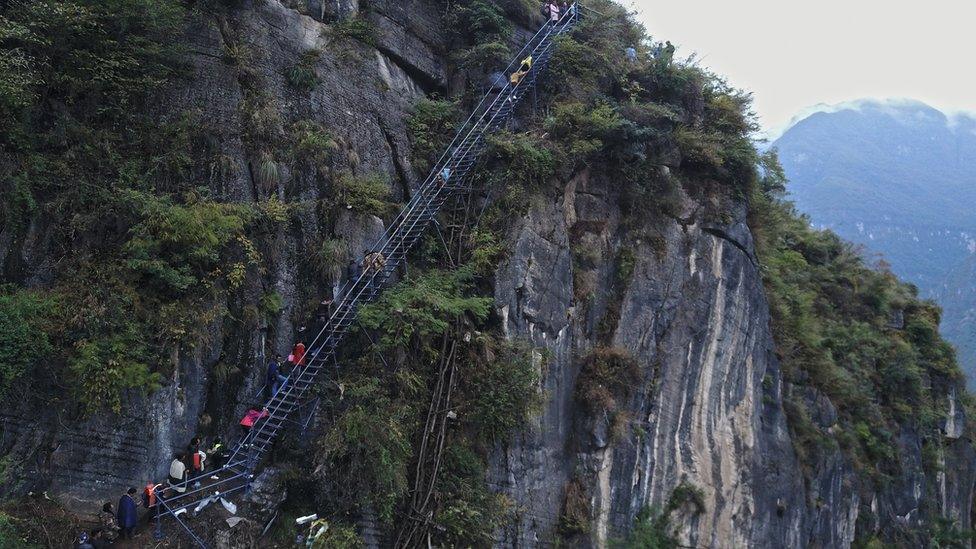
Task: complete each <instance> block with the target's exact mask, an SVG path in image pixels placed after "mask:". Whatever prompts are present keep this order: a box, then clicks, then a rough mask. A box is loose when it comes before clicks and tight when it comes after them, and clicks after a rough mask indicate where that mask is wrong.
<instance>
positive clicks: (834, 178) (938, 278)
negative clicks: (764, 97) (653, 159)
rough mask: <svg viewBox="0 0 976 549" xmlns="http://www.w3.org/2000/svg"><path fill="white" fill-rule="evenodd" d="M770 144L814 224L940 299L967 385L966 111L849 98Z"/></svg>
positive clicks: (969, 236)
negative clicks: (956, 112) (882, 261)
mask: <svg viewBox="0 0 976 549" xmlns="http://www.w3.org/2000/svg"><path fill="white" fill-rule="evenodd" d="M773 145H774V146H775V147H777V148H778V149H779V153H780V159H781V160H782V163H783V167H784V168H785V170H786V173H787V175H788V176H789V178H790V192H791V194H792V195H793V199H794V200H795V201H796V203H797V206H798V207H799V209H800V210H801V211H803V212H805V213H807V214H809V215H810V217H811V219H812V221H813V223H814V224H815V225H817V226H821V227H827V228H830V229H833V230H834V231H836V232H837V233H839V234H840V235H841V236H843V237H844V238H846V239H848V240H851V241H853V242H856V243H858V244H862V245H864V246H865V248H866V249H867V251H868V252H872V253H879V254H881V255H883V257H884V259H885V260H886V261H888V262H889V263H890V264H891V266H892V270H894V272H895V273H897V274H898V275H899V276H901V277H903V278H905V279H907V280H909V281H911V282H913V283H915V284H916V285H917V286H918V287H919V289H920V291H921V293H922V295H923V296H927V297H932V298H934V299H936V300H937V301H939V302H940V304H941V305H942V306H943V308H944V309H945V314H944V317H943V322H942V331H943V333H944V334H945V336H946V337H947V338H948V339H949V340H950V341H952V342H953V343H954V344H955V345H956V346H957V348H958V349H959V358H960V364H961V365H962V367H963V369H964V370H966V372H967V374H968V375H969V384H970V386H971V387H973V386H976V383H974V379H976V117H972V116H965V115H959V116H953V117H948V116H946V115H945V114H943V113H942V112H940V111H938V110H936V109H933V108H932V107H929V106H928V105H925V104H923V103H919V102H913V101H897V102H892V101H859V102H856V103H851V104H847V105H840V106H836V107H832V108H830V109H827V110H825V111H824V112H817V113H814V114H812V115H810V116H808V117H806V118H804V119H802V120H800V121H799V122H797V123H796V124H795V125H793V126H792V127H790V128H789V129H788V130H786V132H784V133H783V135H782V136H781V137H780V138H779V139H777V140H776V141H775V142H774V143H773Z"/></svg>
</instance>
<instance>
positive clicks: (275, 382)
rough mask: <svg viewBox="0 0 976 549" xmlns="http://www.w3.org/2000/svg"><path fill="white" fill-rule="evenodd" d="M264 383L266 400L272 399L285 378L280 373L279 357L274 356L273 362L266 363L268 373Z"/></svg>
mask: <svg viewBox="0 0 976 549" xmlns="http://www.w3.org/2000/svg"><path fill="white" fill-rule="evenodd" d="M265 381H266V382H267V384H268V391H269V394H268V398H269V399H271V398H274V396H275V394H277V392H278V389H280V388H281V385H282V384H283V383H284V382H285V376H284V375H283V374H282V373H281V355H275V357H274V360H272V361H271V362H269V363H268V373H267V379H266V380H265Z"/></svg>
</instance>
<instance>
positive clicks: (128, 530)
mask: <svg viewBox="0 0 976 549" xmlns="http://www.w3.org/2000/svg"><path fill="white" fill-rule="evenodd" d="M118 513H119V516H118V519H119V520H118V522H119V530H120V531H121V534H122V535H121V536H120V537H121V538H122V539H132V530H134V529H135V527H136V523H138V522H139V513H138V512H137V511H136V489H135V488H129V489H128V490H127V491H126V492H125V494H123V495H122V497H121V498H119V511H118Z"/></svg>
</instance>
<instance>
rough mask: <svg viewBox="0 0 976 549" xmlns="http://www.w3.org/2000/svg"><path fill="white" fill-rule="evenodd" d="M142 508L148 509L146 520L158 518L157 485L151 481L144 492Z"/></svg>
mask: <svg viewBox="0 0 976 549" xmlns="http://www.w3.org/2000/svg"><path fill="white" fill-rule="evenodd" d="M142 506H143V507H145V508H146V510H147V511H148V513H146V520H147V521H149V520H152V519H154V518H156V511H157V509H156V485H155V484H153V482H152V481H151V480H150V481H149V482H147V483H146V487H145V488H144V489H143V490H142Z"/></svg>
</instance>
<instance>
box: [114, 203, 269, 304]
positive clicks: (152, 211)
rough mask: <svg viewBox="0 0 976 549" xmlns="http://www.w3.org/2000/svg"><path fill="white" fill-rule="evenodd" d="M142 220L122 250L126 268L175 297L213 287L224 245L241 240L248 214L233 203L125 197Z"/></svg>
mask: <svg viewBox="0 0 976 549" xmlns="http://www.w3.org/2000/svg"><path fill="white" fill-rule="evenodd" d="M128 200H129V201H130V203H131V204H132V205H133V206H134V207H136V208H139V209H140V210H141V212H140V213H141V215H142V216H143V219H142V221H141V222H139V223H137V224H136V225H135V226H134V227H132V229H131V230H130V231H129V233H130V238H129V240H128V242H126V244H125V246H124V247H123V251H124V253H125V254H126V256H127V262H126V264H127V266H128V267H129V268H130V269H132V270H133V271H134V272H135V273H138V274H139V275H140V276H141V277H143V278H144V279H145V280H146V281H147V282H149V283H150V285H151V286H152V287H153V288H154V289H155V290H157V291H159V292H162V293H164V294H167V295H177V296H178V295H180V294H183V293H185V292H187V291H189V290H191V289H195V288H196V289H200V287H199V285H200V284H202V283H204V282H206V283H208V284H209V283H213V282H214V281H215V280H214V274H215V273H216V272H219V268H220V266H221V265H222V264H224V263H225V261H222V260H221V259H222V254H223V253H224V252H225V250H226V249H227V247H228V246H229V245H230V244H231V243H233V242H236V241H238V239H239V238H241V237H243V232H244V227H245V224H246V223H247V222H248V221H249V220H250V219H251V217H252V216H253V211H252V210H250V209H248V208H246V207H243V206H238V205H233V204H221V203H216V202H206V201H201V200H195V199H194V200H191V201H189V202H188V203H186V204H177V203H174V202H173V201H172V200H169V199H166V198H159V197H155V196H151V195H146V194H137V193H130V194H129V196H128Z"/></svg>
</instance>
